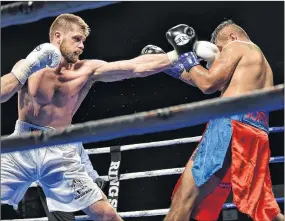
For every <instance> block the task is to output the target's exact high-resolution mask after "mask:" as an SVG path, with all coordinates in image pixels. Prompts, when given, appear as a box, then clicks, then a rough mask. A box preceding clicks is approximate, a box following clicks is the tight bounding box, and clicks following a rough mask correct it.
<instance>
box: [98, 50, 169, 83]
mask: <svg viewBox="0 0 285 221" xmlns="http://www.w3.org/2000/svg"><path fill="white" fill-rule="evenodd" d="M170 66H171V61H170V60H169V57H168V55H167V54H154V55H153V54H147V55H142V56H139V57H136V58H134V59H131V60H124V61H116V62H109V63H106V64H103V65H102V66H100V67H99V68H97V69H96V70H95V73H94V76H95V79H96V80H98V81H105V82H111V81H119V80H123V79H129V78H136V77H147V76H149V75H152V74H156V73H158V72H161V71H163V70H165V69H167V68H169V67H170Z"/></svg>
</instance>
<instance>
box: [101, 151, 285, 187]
mask: <svg viewBox="0 0 285 221" xmlns="http://www.w3.org/2000/svg"><path fill="white" fill-rule="evenodd" d="M282 162H284V157H283V156H277V157H271V158H270V163H282ZM184 169H185V167H178V168H170V169H162V170H150V171H143V172H134V173H124V174H120V176H119V180H131V179H136V178H145V177H154V176H167V175H175V174H181V173H183V171H184ZM100 178H102V179H104V180H106V181H109V179H108V176H100Z"/></svg>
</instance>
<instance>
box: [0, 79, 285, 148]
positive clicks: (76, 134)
mask: <svg viewBox="0 0 285 221" xmlns="http://www.w3.org/2000/svg"><path fill="white" fill-rule="evenodd" d="M283 108H284V85H283V84H282V85H278V86H275V87H272V88H270V89H262V90H257V91H255V92H251V93H249V94H246V95H242V96H239V97H231V98H215V99H211V100H205V101H200V102H195V103H190V104H182V105H178V106H172V107H168V108H162V109H157V110H152V111H148V112H141V113H137V114H131V115H125V116H120V117H114V118H109V119H103V120H98V121H91V122H86V123H82V124H76V125H75V126H74V127H69V128H65V129H62V130H57V131H37V132H35V133H31V134H26V135H22V136H13V137H9V136H4V137H2V143H1V148H2V149H1V150H2V153H7V152H12V151H17V150H19V149H21V150H29V149H35V148H39V147H43V146H52V145H59V144H67V143H73V142H83V143H90V142H98V141H104V140H111V139H115V138H119V137H126V136H131V135H141V134H146V133H154V132H161V131H168V130H174V129H179V128H184V127H189V126H193V125H197V124H201V123H205V122H207V121H209V120H210V119H213V118H219V117H224V116H226V117H227V116H231V115H234V114H238V113H243V112H249V111H257V110H263V111H273V110H279V109H283Z"/></svg>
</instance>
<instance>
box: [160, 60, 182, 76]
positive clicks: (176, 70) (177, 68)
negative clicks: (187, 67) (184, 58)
mask: <svg viewBox="0 0 285 221" xmlns="http://www.w3.org/2000/svg"><path fill="white" fill-rule="evenodd" d="M183 71H184V66H183V65H182V64H181V63H180V62H179V61H177V62H174V63H173V65H172V67H171V68H169V69H166V70H164V72H165V73H166V74H168V75H170V76H172V77H174V78H178V79H180V77H181V75H182V73H183Z"/></svg>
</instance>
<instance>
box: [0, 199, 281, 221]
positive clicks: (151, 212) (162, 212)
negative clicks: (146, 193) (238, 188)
mask: <svg viewBox="0 0 285 221" xmlns="http://www.w3.org/2000/svg"><path fill="white" fill-rule="evenodd" d="M276 201H277V202H278V203H282V202H284V197H278V198H276ZM232 208H236V205H235V204H234V203H225V204H224V205H223V209H232ZM168 211H169V209H154V210H141V211H130V212H119V216H120V217H122V218H128V217H146V216H163V215H166V214H167V213H168ZM75 219H76V220H90V218H89V217H88V216H87V215H82V216H76V217H75ZM3 221H48V219H47V217H43V218H33V219H12V220H3Z"/></svg>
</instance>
